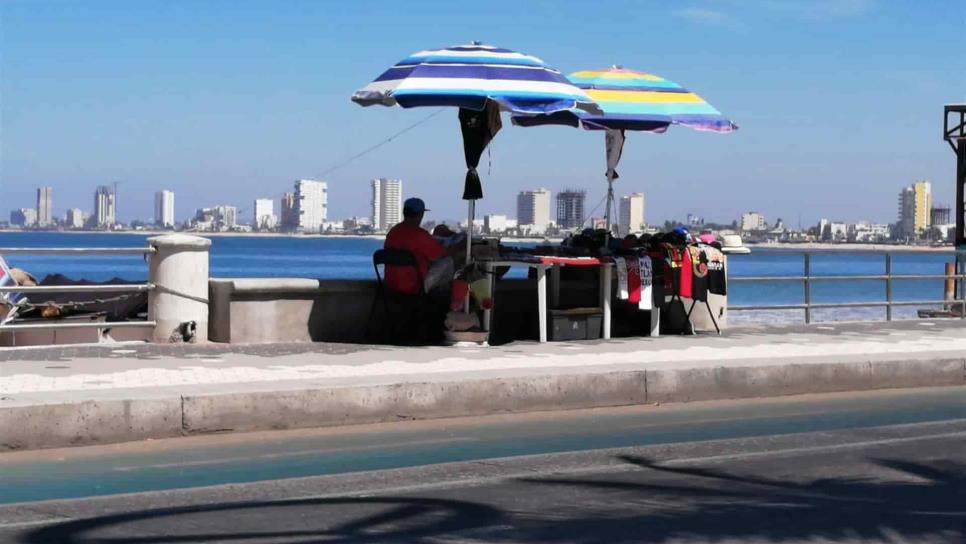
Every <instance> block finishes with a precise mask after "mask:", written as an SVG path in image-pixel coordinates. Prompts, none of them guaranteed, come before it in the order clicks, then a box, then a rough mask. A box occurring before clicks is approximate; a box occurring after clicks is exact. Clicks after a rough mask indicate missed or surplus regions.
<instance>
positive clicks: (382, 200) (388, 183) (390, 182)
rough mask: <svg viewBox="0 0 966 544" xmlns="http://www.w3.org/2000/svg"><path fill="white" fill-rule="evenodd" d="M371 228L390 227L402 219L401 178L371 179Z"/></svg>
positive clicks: (379, 229) (381, 230)
mask: <svg viewBox="0 0 966 544" xmlns="http://www.w3.org/2000/svg"><path fill="white" fill-rule="evenodd" d="M371 204H372V215H371V217H370V219H371V221H372V228H373V229H374V230H375V231H376V232H384V231H387V230H389V229H391V228H392V227H393V226H394V225H395V224H396V223H399V222H400V221H402V180H399V179H386V178H376V179H374V180H372V202H371Z"/></svg>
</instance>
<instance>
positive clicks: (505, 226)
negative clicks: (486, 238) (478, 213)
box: [483, 214, 517, 234]
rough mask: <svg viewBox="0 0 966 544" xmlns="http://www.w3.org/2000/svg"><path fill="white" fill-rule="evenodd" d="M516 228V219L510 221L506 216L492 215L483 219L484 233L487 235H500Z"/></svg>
mask: <svg viewBox="0 0 966 544" xmlns="http://www.w3.org/2000/svg"><path fill="white" fill-rule="evenodd" d="M516 227H517V221H516V219H509V218H507V216H505V215H496V214H490V215H487V216H485V217H483V232H485V233H487V234H499V233H501V232H506V231H507V230H509V229H515V228H516Z"/></svg>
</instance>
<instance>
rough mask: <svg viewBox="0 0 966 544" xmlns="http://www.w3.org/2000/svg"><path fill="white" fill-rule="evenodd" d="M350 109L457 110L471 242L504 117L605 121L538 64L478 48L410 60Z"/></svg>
mask: <svg viewBox="0 0 966 544" xmlns="http://www.w3.org/2000/svg"><path fill="white" fill-rule="evenodd" d="M352 101H353V102H355V103H357V104H359V105H362V106H372V105H375V104H379V105H382V106H396V105H398V106H401V107H403V108H415V107H421V106H435V107H439V106H454V107H457V108H459V119H460V128H461V130H462V133H463V151H464V154H465V156H466V167H467V172H466V179H465V184H464V190H463V199H464V200H468V201H469V223H468V225H467V227H468V230H470V234H472V225H473V215H474V214H473V208H474V201H475V200H477V199H479V198H482V197H483V189H482V185H481V183H480V178H479V174H477V172H476V167H477V166H478V165H479V161H480V157H481V156H482V154H483V150H484V149H486V146H487V145H488V144H489V142H490V140H491V139H492V138H493V137H494V136H495V135H496V133H497V132H498V131H499V130H500V128H501V126H502V124H501V121H500V112H501V111H506V112H510V113H511V114H514V115H523V116H530V115H549V114H554V113H559V112H567V111H576V110H580V111H586V112H589V113H600V109H599V108H598V107H597V105H596V104H594V101H593V100H591V98H590V97H589V96H587V93H586V92H584V91H583V90H581V89H579V88H577V87H576V86H574V85H573V84H572V83H571V82H570V81H568V80H567V78H566V77H564V76H563V74H561V73H560V72H559V71H557V70H555V69H553V68H551V67H549V66H547V65H546V64H545V63H544V62H543V61H542V60H540V59H538V58H537V57H534V56H531V55H525V54H523V53H517V52H515V51H511V50H509V49H501V48H499V47H493V46H489V45H482V44H480V43H478V42H474V43H472V44H469V45H459V46H454V47H447V48H445V49H430V50H426V51H419V52H417V53H413V54H412V55H409V56H408V57H406V58H405V59H403V60H401V61H399V62H398V63H397V64H396V65H395V66H393V67H392V68H390V69H388V70H386V71H385V72H384V73H383V74H382V75H381V76H379V77H378V78H376V80H375V81H373V82H372V83H370V84H369V85H366V86H365V87H364V88H362V89H360V90H358V91H356V93H355V94H354V95H352Z"/></svg>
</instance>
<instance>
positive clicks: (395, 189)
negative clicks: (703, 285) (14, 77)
mask: <svg viewBox="0 0 966 544" xmlns="http://www.w3.org/2000/svg"><path fill="white" fill-rule="evenodd" d="M293 187H294V190H293V191H291V192H284V193H282V196H281V198H280V199H279V204H280V212H281V213H280V214H277V215H276V214H275V212H274V209H275V208H274V205H275V199H274V198H256V199H254V201H253V205H252V208H250V210H249V209H246V208H241V207H239V206H234V205H231V204H219V205H214V206H207V207H193V206H189V208H191V209H193V210H194V211H193V213H191V214H188V215H189V216H188V218H187V219H184V220H180V221H179V220H174V221H171V220H170V219H169V218H170V217H172V216H173V215H174V193H173V192H172V191H170V190H166V189H165V190H160V191H157V192H155V193H154V210H153V211H154V215H153V216H152V217H151V218H148V219H146V220H144V219H140V218H139V219H136V220H134V221H133V222H131V223H130V224H129V225H128V226H131V227H133V226H138V227H145V226H153V227H157V228H162V229H166V228H176V229H181V228H189V229H191V230H201V231H205V230H209V229H212V228H215V227H217V228H216V229H215V230H218V229H225V228H227V229H228V230H232V229H235V228H236V227H241V226H247V227H250V228H251V229H252V230H256V231H259V230H261V231H267V230H276V229H277V230H279V231H282V232H306V233H313V232H325V231H327V230H331V228H332V227H333V226H334V225H336V224H338V225H340V227H339V229H338V230H339V231H340V232H341V229H342V228H343V227H342V226H341V225H343V224H349V223H351V224H353V225H355V226H356V227H362V226H366V227H371V228H372V230H373V231H374V232H385V230H387V228H388V227H391V226H392V224H395V223H394V222H393V221H387V224H386V226H385V228H383V227H382V226H381V225H380V224H379V223H378V222H375V221H373V219H374V218H375V216H376V215H377V214H381V213H382V212H380V209H383V208H385V207H388V208H389V209H390V210H391V211H390V213H388V214H386V218H387V219H388V218H390V217H391V216H392V215H393V214H394V213H395V211H396V210H399V208H400V207H401V200H402V199H403V197H404V194H403V191H402V180H399V179H389V178H376V179H373V180H371V181H370V189H371V191H370V202H369V207H370V213H369V216H348V215H345V216H342V215H340V216H339V217H335V218H332V217H328V188H327V187H328V184H327V183H326V182H325V181H318V180H308V179H297V180H295V182H294V186H293ZM116 190H117V187H116V185H115V186H114V187H110V186H106V185H99V186H97V188H96V191H95V194H94V213H92V214H87V213H86V212H85V211H84V210H82V209H79V208H69V209H68V210H66V212H65V213H64V217H63V219H61V218H60V217H58V216H56V214H55V215H54V216H53V221H52V222H51V223H48V224H43V223H42V222H41V221H40V217H41V208H42V207H43V206H46V207H48V208H49V207H50V204H51V200H52V194H53V193H52V189H51V188H50V187H39V188H37V190H36V195H37V206H36V208H15V209H12V210H10V216H9V217H10V221H9V223H10V224H11V225H15V226H16V225H19V226H25V227H31V228H51V227H66V228H86V229H94V230H103V229H104V228H109V227H113V226H125V223H123V222H122V221H119V220H117V222H116V223H113V222H112V220H111V219H109V218H116V214H117V211H118V209H117V206H116V194H117V193H116ZM552 195H553V192H552V191H550V190H549V189H547V188H544V187H541V188H536V189H525V190H523V191H520V192H519V193H518V194H517V199H516V200H517V202H516V212H517V214H516V217H510V216H509V215H507V214H506V212H505V211H500V212H496V213H487V214H484V215H483V217H482V218H480V219H478V222H480V223H481V224H482V222H483V221H484V220H490V219H492V220H494V221H495V222H496V224H498V225H502V226H504V227H505V226H506V225H510V224H512V226H513V228H516V227H517V226H519V227H521V228H523V231H525V232H527V233H530V234H540V233H541V232H543V231H544V230H545V229H546V228H547V227H548V226H553V227H554V228H558V229H560V228H562V229H567V230H572V229H578V228H580V227H578V226H577V222H579V223H580V225H581V226H583V227H587V226H591V225H597V224H598V223H600V222H603V217H600V214H601V213H603V212H602V211H601V210H599V209H598V208H599V207H598V208H594V209H592V210H591V211H590V213H587V212H586V210H585V199H586V191H584V190H580V189H575V188H567V189H564V190H562V191H560V192H558V193H557V194H556V196H555V197H554V198H555V202H556V214H555V215H553V216H551V209H550V201H551V196H552ZM618 201H619V205H618V210H617V211H618V216H617V218H615V220H614V223H613V227H614V228H616V229H617V230H616V232H617V233H621V234H627V233H629V232H636V231H640V229H633V228H630V227H631V225H635V224H638V223H639V224H640V225H641V226H646V227H648V228H653V227H655V226H656V225H659V224H660V223H648V222H647V221H645V220H644V219H645V214H646V212H645V195H644V194H643V193H640V192H636V193H631V194H628V195H618ZM387 204H388V206H387ZM249 211H250V212H251V213H250V215H251V221H250V222H248V221H245V220H244V216H247V215H248V212H249ZM399 211H401V210H399ZM597 212H600V213H597ZM950 213H951V210H950V207H949V206H948V205H944V204H937V203H936V202H934V201H933V199H932V184H931V182H930V181H928V180H917V181H915V182H914V183H912V184H911V185H908V186H904V187H903V188H902V189H901V190H900V192H899V207H898V214H897V215H896V217H895V221H887V222H884V223H881V222H875V221H869V220H868V218H863V219H860V220H858V221H854V222H853V223H848V222H847V221H835V220H830V219H828V217H827V216H822V217H821V219H820V220H819V221H818V223H817V225H818V226H817V229H818V231H819V232H823V231H824V229H825V228H826V227H827V226H828V225H831V227H832V229H833V231H834V230H835V229H839V230H841V231H842V233H844V232H845V229H846V226H847V225H848V226H851V227H855V226H857V225H858V226H860V227H861V226H862V225H866V226H872V227H874V230H876V232H877V233H878V231H879V230H882V229H887V230H888V229H890V228H891V230H894V231H895V233H896V234H897V235H900V236H902V237H905V238H909V239H911V238H915V237H918V236H921V235H923V234H924V233H925V231H926V230H927V229H928V228H929V227H932V226H939V227H940V228H941V230H942V231H943V232H944V233H945V232H946V230H947V229H949V228H951V225H949V224H946V223H948V221H949V218H950ZM766 215H768V214H763V213H760V212H757V211H749V212H743V213H742V214H740V216H739V218H738V219H736V220H733V221H732V222H731V224H733V225H736V228H737V230H739V231H742V232H764V231H769V232H796V231H798V232H804V231H805V230H808V228H811V227H805V228H803V227H802V225H801V223H799V225H798V228H797V229H789V228H788V227H787V226H786V225H785V224H784V222H783V221H782V219H780V218H779V219H778V220H777V221H776V223H775V226H774V229H773V230H772V227H771V226H770V225H769V223H768V221H767V219H766ZM286 217H288V219H286ZM773 217H774V216H773ZM521 218H522V220H521ZM936 218H945V219H941V220H937V219H936ZM400 219H401V217H400ZM427 219H428V221H429V224H437V223H458V222H461V220H460V219H454V218H427ZM717 219H719V220H718V221H717V222H716V221H714V220H712V221H708V222H705V218H704V217H699V216H696V215H694V214H693V213H688V214H687V218H686V220H684V221H681V220H680V218H672V219H670V220H665V221H664V223H663V224H664V225H665V226H666V225H667V224H668V223H675V224H682V225H687V226H690V227H699V226H703V225H727V224H729V221H728V220H724V221H721V220H720V218H717ZM853 220H854V218H853ZM0 222H2V221H0ZM941 223H942V224H941ZM909 225H912V227H911V228H910V227H909ZM595 228H596V227H595ZM601 228H602V227H601ZM496 230H497V231H500V230H502V228H498V229H496Z"/></svg>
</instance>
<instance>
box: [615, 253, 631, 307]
mask: <svg viewBox="0 0 966 544" xmlns="http://www.w3.org/2000/svg"><path fill="white" fill-rule="evenodd" d="M614 265H615V266H614V268H616V269H617V298H618V299H619V300H627V297H628V293H627V261H625V260H624V258H623V257H617V258H615V259H614Z"/></svg>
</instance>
